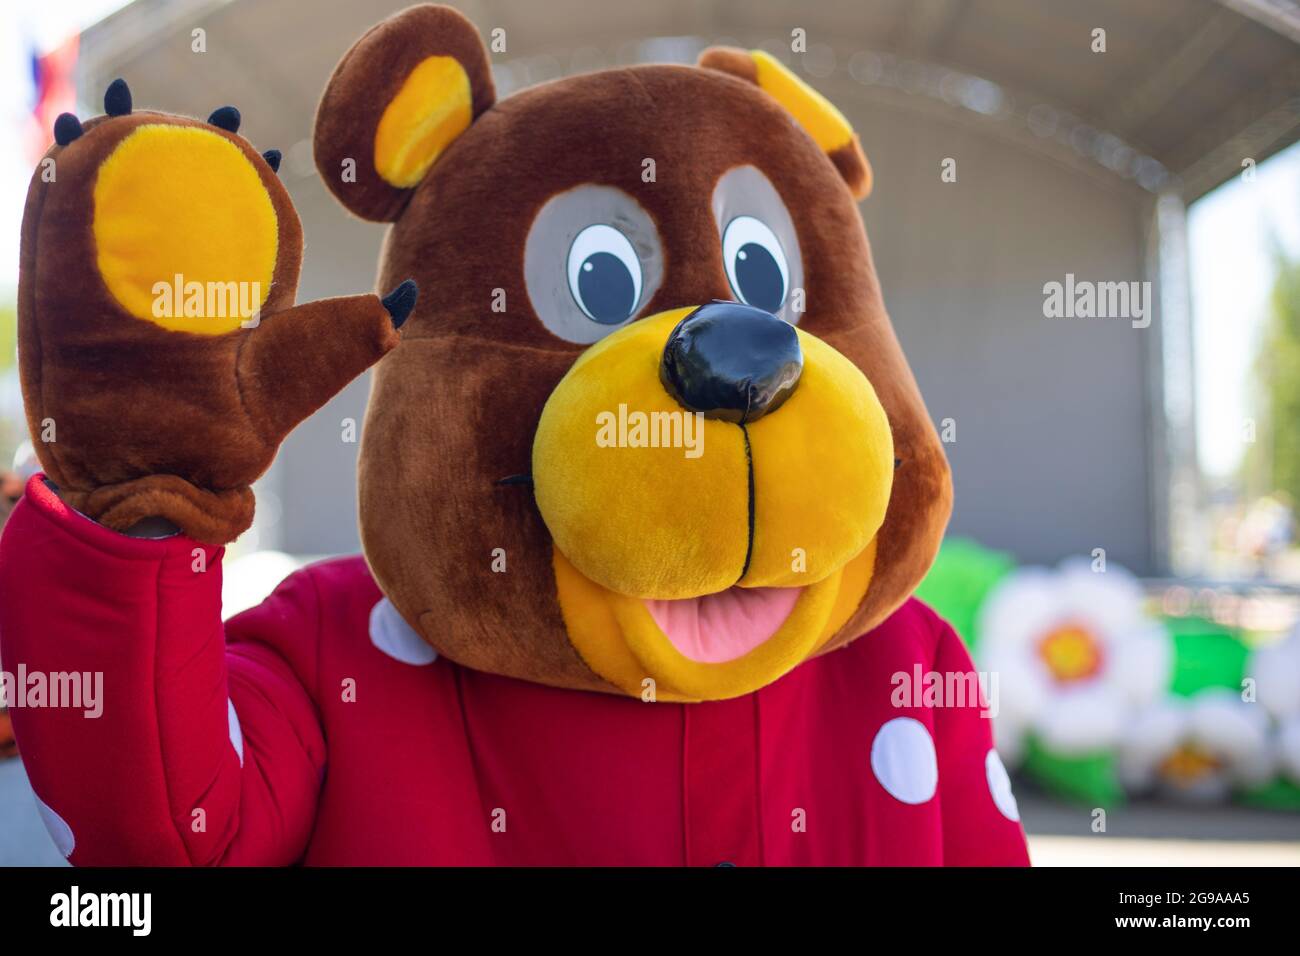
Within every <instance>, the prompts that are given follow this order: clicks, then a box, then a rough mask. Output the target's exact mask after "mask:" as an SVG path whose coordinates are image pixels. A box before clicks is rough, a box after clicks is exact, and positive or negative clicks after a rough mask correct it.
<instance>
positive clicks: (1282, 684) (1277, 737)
mask: <svg viewBox="0 0 1300 956" xmlns="http://www.w3.org/2000/svg"><path fill="white" fill-rule="evenodd" d="M1246 676H1247V677H1251V678H1253V679H1254V681H1255V700H1256V702H1257V705H1258V706H1260V707H1262V708H1263V709H1264V711H1265V712H1266V713H1267V714H1268V715H1269V716H1270V717H1272V718H1273V720H1274V722H1275V726H1274V730H1273V734H1272V737H1271V745H1272V750H1273V759H1274V761H1275V762H1276V765H1277V771H1278V773H1280V774H1281V775H1282V776H1284V777H1286V778H1287V779H1289V780H1290V781H1291V782H1292V783H1294V784H1297V785H1300V625H1297V626H1296V629H1295V630H1293V631H1292V632H1291V635H1290V636H1289V637H1287V638H1286V639H1285V640H1282V641H1279V642H1277V643H1276V644H1269V645H1267V646H1265V647H1261V648H1259V649H1258V650H1256V651H1254V652H1253V653H1252V654H1251V655H1250V658H1249V660H1248V661H1247V662H1246Z"/></svg>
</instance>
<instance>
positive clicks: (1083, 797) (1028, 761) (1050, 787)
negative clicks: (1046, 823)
mask: <svg viewBox="0 0 1300 956" xmlns="http://www.w3.org/2000/svg"><path fill="white" fill-rule="evenodd" d="M1027 744H1028V746H1027V748H1026V750H1025V761H1024V764H1023V765H1022V767H1021V769H1022V771H1023V772H1024V773H1025V775H1026V776H1028V777H1029V778H1030V779H1032V780H1034V781H1035V782H1036V783H1038V784H1039V785H1040V786H1042V787H1043V789H1045V790H1047V791H1048V792H1049V793H1051V794H1052V795H1053V796H1057V797H1061V798H1062V799H1065V800H1072V801H1075V802H1076V803H1082V804H1084V805H1085V806H1089V807H1105V808H1106V809H1110V808H1112V807H1118V806H1122V805H1123V803H1124V791H1123V788H1122V787H1121V786H1120V783H1119V776H1118V775H1117V774H1116V772H1115V755H1114V754H1113V753H1111V752H1110V751H1093V752H1091V753H1087V754H1079V755H1076V756H1066V755H1063V754H1058V753H1053V752H1052V751H1050V750H1047V749H1046V748H1044V747H1043V746H1042V744H1041V743H1039V742H1038V740H1036V739H1035V738H1034V737H1033V736H1030V738H1029V740H1028V741H1027Z"/></svg>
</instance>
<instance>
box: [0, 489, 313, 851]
mask: <svg viewBox="0 0 1300 956" xmlns="http://www.w3.org/2000/svg"><path fill="white" fill-rule="evenodd" d="M221 555H222V549H219V548H211V547H206V546H204V545H200V544H197V543H196V542H194V541H192V540H190V539H189V538H185V537H183V536H175V537H171V538H165V539H162V540H141V539H136V538H129V537H126V536H124V535H120V534H117V533H115V532H113V531H110V530H108V529H106V528H103V527H101V526H100V525H98V524H96V523H94V522H92V521H90V520H89V519H88V518H85V517H84V516H82V515H79V514H77V513H76V512H75V511H73V510H72V509H70V508H69V507H67V506H66V505H65V504H64V503H63V502H62V501H61V500H60V499H59V498H58V497H57V496H56V495H55V494H53V492H51V491H50V490H49V488H47V487H46V485H45V483H44V480H43V476H41V475H37V476H36V477H35V478H33V479H32V481H31V482H30V483H29V484H28V487H27V494H26V496H25V497H24V498H23V500H22V501H20V502H19V504H18V506H17V507H16V508H15V509H14V512H13V514H12V515H11V516H10V518H9V521H8V523H7V525H6V527H5V529H4V535H3V539H0V661H3V670H4V672H5V674H6V675H12V677H13V679H14V680H15V681H16V682H17V683H16V686H13V685H11V687H12V690H13V691H14V692H15V694H16V695H22V696H21V697H20V699H19V704H20V705H19V706H15V707H13V708H12V709H11V711H10V713H11V715H12V717H13V722H14V730H15V733H16V735H17V737H18V739H19V741H20V747H21V751H22V755H23V761H24V763H25V765H26V768H27V771H28V774H29V776H30V778H31V782H32V787H33V789H34V791H35V792H36V795H37V797H38V799H39V801H40V803H41V804H42V806H41V808H40V809H41V813H42V816H43V817H44V818H45V820H46V824H47V826H48V827H49V829H50V831H51V834H52V835H53V836H54V838H55V842H56V844H58V845H59V847H60V849H61V850H63V851H64V852H65V855H66V856H68V857H69V859H71V860H72V862H73V863H75V864H78V865H124V864H125V865H132V864H150V865H212V864H246V865H258V864H287V863H292V862H294V861H295V860H297V859H298V858H299V857H300V856H301V855H302V853H303V851H304V848H305V846H306V843H307V838H308V836H309V834H310V832H311V826H312V820H313V817H314V815H315V808H316V800H317V795H318V792H319V789H320V781H321V777H322V774H323V771H324V766H325V743H324V737H323V735H322V733H321V728H320V722H319V719H318V717H317V714H316V709H315V707H314V705H313V704H312V701H311V698H310V696H309V695H308V692H307V689H306V687H305V686H304V684H306V685H307V686H310V682H311V680H312V679H313V676H312V675H310V674H304V673H303V672H302V671H301V669H300V668H299V669H296V668H295V667H293V666H291V664H290V662H289V658H291V657H293V656H294V654H293V649H294V648H304V647H306V646H309V645H312V643H313V642H314V640H315V637H316V600H315V593H314V589H313V585H312V582H311V578H310V577H309V576H308V575H306V574H300V575H296V576H295V577H293V578H291V579H290V580H289V581H286V582H285V584H284V585H282V586H281V587H280V589H278V590H277V592H276V593H275V594H274V595H273V596H272V597H271V598H269V599H268V600H267V601H266V602H265V603H264V604H263V605H261V606H260V607H258V608H256V609H254V610H252V611H249V612H247V613H246V614H244V615H240V617H239V618H236V619H235V620H234V621H232V622H231V643H230V644H229V646H228V645H227V641H226V633H225V631H224V629H223V627H222V623H221ZM299 656H301V657H302V659H303V660H306V661H314V654H312V653H307V652H306V651H305V650H304V651H303V652H302V653H301V654H300V655H299ZM41 683H44V685H45V686H46V688H47V693H46V694H45V695H44V697H45V699H44V704H43V705H38V701H37V698H36V697H35V695H34V691H35V689H36V687H37V686H39V685H40V684H41ZM55 688H57V689H58V693H57V697H58V700H57V701H56V700H55V699H54V697H55V696H56V695H55V694H54V692H53V691H54V689H55ZM78 695H80V699H77V698H78ZM51 703H59V704H61V705H63V706H49V704H51ZM69 703H72V704H74V705H75V706H67V705H68V704H69Z"/></svg>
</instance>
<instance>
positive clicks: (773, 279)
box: [735, 242, 785, 312]
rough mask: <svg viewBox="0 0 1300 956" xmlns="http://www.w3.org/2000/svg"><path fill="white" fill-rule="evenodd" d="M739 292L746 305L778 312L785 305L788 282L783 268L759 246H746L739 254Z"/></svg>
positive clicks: (737, 261)
mask: <svg viewBox="0 0 1300 956" xmlns="http://www.w3.org/2000/svg"><path fill="white" fill-rule="evenodd" d="M735 265H736V282H737V283H739V285H740V288H739V289H737V290H736V291H737V292H739V293H740V297H741V298H742V299H744V300H745V303H746V304H747V305H752V306H754V308H756V309H765V310H766V311H768V312H776V311H778V310H779V309H780V308H781V303H782V302H784V301H785V280H784V279H782V278H781V267H780V266H778V265H777V264H776V259H775V258H774V257H773V256H772V253H770V252H769V251H768V250H767V247H766V246H761V245H759V244H758V243H756V242H747V243H745V244H744V245H743V246H741V247H740V249H739V251H737V253H736V263H735Z"/></svg>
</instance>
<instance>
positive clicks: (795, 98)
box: [749, 50, 853, 153]
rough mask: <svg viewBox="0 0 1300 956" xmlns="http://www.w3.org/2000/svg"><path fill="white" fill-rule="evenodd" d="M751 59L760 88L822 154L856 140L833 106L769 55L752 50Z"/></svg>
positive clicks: (844, 120) (842, 116) (841, 114)
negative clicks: (788, 115) (784, 110)
mask: <svg viewBox="0 0 1300 956" xmlns="http://www.w3.org/2000/svg"><path fill="white" fill-rule="evenodd" d="M749 55H750V56H751V57H753V58H754V65H755V66H756V67H757V69H758V86H759V88H760V89H761V90H763V91H764V92H766V93H768V94H770V95H771V96H772V97H774V98H775V99H776V101H777V102H778V103H780V104H781V105H782V106H784V107H785V108H786V110H788V111H789V112H790V114H791V115H792V116H794V118H795V119H796V120H797V121H798V123H799V125H800V126H802V127H803V128H804V129H805V130H806V131H807V133H808V135H809V136H811V137H812V138H813V141H814V142H815V143H816V144H817V145H818V146H820V147H821V148H822V151H823V152H826V153H830V152H834V151H835V150H837V149H839V148H840V147H841V146H844V145H845V144H846V143H848V142H849V141H850V140H852V139H853V127H852V126H850V125H849V121H848V120H847V119H845V118H844V114H843V113H841V112H840V111H839V110H838V109H836V108H835V104H834V103H832V102H831V101H830V100H828V99H827V98H826V97H824V96H822V95H821V94H820V93H818V92H817V91H816V90H814V89H813V88H812V87H811V86H809V85H808V84H807V83H805V82H804V81H803V80H801V79H799V77H797V76H795V75H794V74H793V73H791V72H790V71H789V70H788V69H786V67H785V65H784V64H782V63H781V61H780V60H778V59H776V58H775V57H774V56H772V55H771V54H770V53H767V52H765V51H763V50H751V51H750V54H749Z"/></svg>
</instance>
